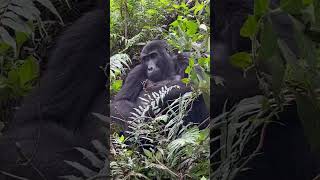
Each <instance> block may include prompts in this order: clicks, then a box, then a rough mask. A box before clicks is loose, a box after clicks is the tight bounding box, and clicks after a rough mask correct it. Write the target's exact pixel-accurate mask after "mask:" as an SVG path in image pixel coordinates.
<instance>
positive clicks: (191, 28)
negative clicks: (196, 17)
mask: <svg viewBox="0 0 320 180" xmlns="http://www.w3.org/2000/svg"><path fill="white" fill-rule="evenodd" d="M186 26H187V34H188V35H189V36H192V35H194V34H195V33H197V31H198V23H196V22H194V21H187V22H186Z"/></svg>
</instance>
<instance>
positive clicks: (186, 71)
mask: <svg viewBox="0 0 320 180" xmlns="http://www.w3.org/2000/svg"><path fill="white" fill-rule="evenodd" d="M191 71H192V68H191V67H190V66H188V67H187V68H186V70H185V71H184V72H185V73H187V74H190V72H191Z"/></svg>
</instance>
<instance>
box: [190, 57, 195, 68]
mask: <svg viewBox="0 0 320 180" xmlns="http://www.w3.org/2000/svg"><path fill="white" fill-rule="evenodd" d="M189 66H190V67H191V68H193V66H194V59H193V58H190V59H189Z"/></svg>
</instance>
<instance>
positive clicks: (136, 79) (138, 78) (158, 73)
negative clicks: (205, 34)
mask: <svg viewBox="0 0 320 180" xmlns="http://www.w3.org/2000/svg"><path fill="white" fill-rule="evenodd" d="M167 49H168V44H167V43H166V42H165V41H163V40H154V41H151V42H149V43H147V44H146V45H145V46H144V47H143V49H142V51H141V55H140V56H141V57H140V58H141V64H139V65H137V66H136V67H134V68H133V69H132V70H131V71H130V72H129V74H128V76H127V78H126V79H125V82H124V85H123V87H122V88H121V90H120V91H119V92H118V93H117V95H116V96H115V98H114V100H113V102H112V104H111V107H110V108H111V109H110V113H111V118H112V119H113V120H114V121H118V120H119V119H120V120H122V126H123V127H124V128H125V129H126V125H125V124H126V122H127V120H128V119H129V117H131V112H132V111H133V109H134V108H136V107H139V106H141V105H142V100H141V99H140V98H139V97H144V96H146V95H151V94H152V93H153V92H158V91H159V90H160V89H161V88H162V87H164V86H167V87H171V86H175V85H177V86H179V88H176V89H174V90H172V91H170V93H169V94H168V95H166V96H165V98H164V100H163V102H164V103H162V107H161V108H164V107H166V103H167V102H169V101H171V100H174V99H177V98H178V97H179V96H181V95H183V94H185V93H186V92H190V91H191V87H190V86H188V85H185V84H184V83H182V82H181V79H182V78H184V77H186V74H185V72H184V70H185V68H186V67H187V66H188V64H189V59H188V56H187V53H182V54H178V55H172V54H170V53H169V52H168V50H167ZM150 113H151V114H152V112H150ZM208 117H209V111H208V109H207V108H206V106H205V103H204V100H203V98H202V96H200V97H199V98H198V99H197V100H196V101H195V102H194V103H193V106H192V110H191V111H190V112H189V114H188V115H187V117H186V119H185V122H194V123H202V122H203V121H204V120H206V119H207V118H208Z"/></svg>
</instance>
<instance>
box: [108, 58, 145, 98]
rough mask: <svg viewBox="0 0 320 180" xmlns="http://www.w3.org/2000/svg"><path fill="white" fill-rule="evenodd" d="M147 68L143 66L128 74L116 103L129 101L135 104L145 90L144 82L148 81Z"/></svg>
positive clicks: (138, 66)
mask: <svg viewBox="0 0 320 180" xmlns="http://www.w3.org/2000/svg"><path fill="white" fill-rule="evenodd" d="M146 70H147V67H146V66H145V65H143V64H140V65H137V66H136V67H134V68H133V69H132V70H131V71H130V72H129V74H128V76H127V78H126V80H125V82H124V84H123V86H122V88H121V90H120V91H119V92H118V93H117V95H116V97H115V99H114V100H115V101H120V100H128V101H130V102H135V101H136V100H137V97H138V96H139V94H140V92H141V91H142V88H143V82H144V81H145V80H146V79H147V75H146Z"/></svg>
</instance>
